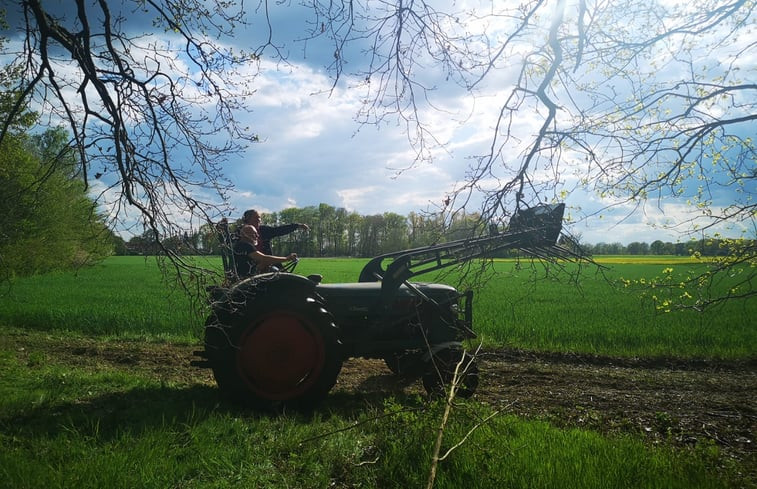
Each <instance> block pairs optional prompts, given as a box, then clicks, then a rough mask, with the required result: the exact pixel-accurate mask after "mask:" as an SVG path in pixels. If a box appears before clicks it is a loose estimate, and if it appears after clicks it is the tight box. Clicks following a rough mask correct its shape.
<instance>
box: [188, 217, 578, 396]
mask: <svg viewBox="0 0 757 489" xmlns="http://www.w3.org/2000/svg"><path fill="white" fill-rule="evenodd" d="M564 209H565V205H564V204H562V203H561V204H552V205H546V204H544V205H539V206H536V207H532V208H529V209H525V210H521V211H518V212H516V213H515V214H514V215H513V217H512V218H511V220H510V223H509V226H508V228H507V230H506V231H504V232H496V230H495V231H494V232H491V233H490V234H489V235H487V236H483V237H477V238H470V239H462V240H457V241H451V242H447V243H441V244H436V245H431V246H425V247H420V248H415V249H410V250H403V251H398V252H395V253H390V254H385V255H381V256H377V257H375V258H373V259H371V260H370V261H369V262H368V263H367V264H366V265H365V267H364V268H363V270H362V272H361V273H360V276H359V277H358V281H357V282H355V283H322V282H323V281H321V280H319V277H316V276H311V277H305V276H301V275H298V274H296V273H294V270H286V271H275V272H269V273H263V274H259V275H255V276H253V277H249V278H245V279H243V280H239V281H234V280H233V278H234V277H233V270H234V267H233V262H232V260H233V254H231V253H230V244H231V241H232V240H231V238H230V234H229V233H228V228H226V230H225V232H224V234H223V235H222V240H223V242H224V243H225V244H226V245H227V246H224V249H225V250H226V252H224V256H223V258H224V268H225V271H226V273H227V274H229V275H230V276H231V278H232V280H231V281H230V284H229V283H227V285H222V286H213V287H211V288H210V289H209V297H210V302H211V304H210V305H211V313H210V316H209V317H208V319H207V321H206V323H205V341H204V350H201V351H196V352H195V355H197V356H198V357H199V359H198V360H194V361H193V362H192V364H193V365H195V366H197V367H202V368H210V369H212V371H213V376H214V377H215V380H216V382H217V384H218V387H219V389H220V391H221V392H222V393H223V394H225V395H226V396H227V397H229V398H231V399H232V400H234V401H237V402H239V403H242V404H244V405H247V406H250V407H252V408H256V409H261V410H271V409H273V410H281V409H311V408H313V407H314V406H316V405H317V404H318V403H319V402H320V401H322V400H323V399H324V398H325V397H326V396H327V395H328V393H329V391H330V390H331V389H332V387H333V386H334V385H335V383H336V381H337V377H338V375H339V372H340V370H341V368H342V364H343V362H344V361H345V360H347V359H349V358H359V357H362V358H376V359H383V360H384V361H385V362H386V365H387V367H388V368H389V369H390V370H391V371H392V372H394V373H396V374H398V375H402V376H406V377H413V378H420V379H422V383H423V386H424V388H425V389H426V391H427V392H428V393H429V394H435V393H439V392H444V389H446V388H447V386H448V385H449V383H450V382H451V381H452V380H453V378H454V379H455V380H456V384H455V385H456V388H457V395H458V396H460V397H468V396H471V395H473V393H474V392H475V390H476V387H477V385H478V382H479V372H478V367H477V366H476V361H475V358H474V357H473V356H471V355H470V354H469V353H467V352H466V351H465V349H464V348H463V342H464V341H465V340H468V339H472V338H475V336H476V334H475V333H474V331H473V322H472V320H473V311H472V303H473V292H472V291H470V290H468V291H465V292H459V291H458V290H456V289H455V288H454V287H451V286H449V285H444V284H435V283H422V282H415V281H411V279H413V278H414V277H416V276H418V275H421V274H424V273H429V272H433V271H436V270H440V269H442V268H446V267H449V266H452V265H456V264H460V263H463V262H466V261H469V260H471V259H475V258H479V257H487V256H491V255H492V254H493V253H495V252H497V251H500V250H506V249H519V250H523V251H525V252H527V253H529V254H532V255H536V256H555V254H556V253H557V254H560V253H564V252H565V250H564V249H562V248H560V247H559V246H557V240H558V237H559V235H560V232H561V229H562V218H563V213H564Z"/></svg>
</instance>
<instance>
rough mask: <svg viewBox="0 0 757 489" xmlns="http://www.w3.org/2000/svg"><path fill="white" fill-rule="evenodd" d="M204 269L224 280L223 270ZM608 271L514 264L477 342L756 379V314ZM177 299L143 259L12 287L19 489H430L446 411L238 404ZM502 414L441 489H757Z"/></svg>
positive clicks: (641, 273)
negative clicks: (650, 291)
mask: <svg viewBox="0 0 757 489" xmlns="http://www.w3.org/2000/svg"><path fill="white" fill-rule="evenodd" d="M364 263H365V260H352V259H338V260H332V259H330V260H316V259H305V260H302V262H301V263H300V264H299V265H298V269H297V271H298V273H302V274H309V273H320V274H322V275H323V276H324V281H325V282H332V283H334V282H353V281H355V280H356V278H357V276H358V274H359V271H360V269H361V267H362V265H363V264H364ZM198 264H199V265H202V266H208V267H213V268H215V269H219V268H220V260H218V259H216V258H210V259H199V258H198ZM605 265H606V266H607V267H608V269H607V270H605V271H604V272H603V273H602V274H598V273H596V271H595V270H590V269H586V270H584V271H583V272H582V273H581V274H580V275H579V276H578V279H577V280H575V275H574V272H575V271H576V270H573V269H568V270H566V271H565V273H563V274H554V273H550V274H547V273H546V272H545V270H544V269H543V268H541V267H536V268H531V267H530V266H529V265H528V264H516V263H515V262H512V261H498V262H496V263H495V264H494V267H495V269H496V272H497V273H496V274H495V275H493V276H492V277H490V280H489V281H488V282H487V283H486V285H485V286H484V287H482V288H481V289H477V290H476V295H475V301H474V321H475V328H476V330H477V332H478V333H479V340H477V341H481V342H483V344H484V347H485V348H517V349H522V350H528V351H549V352H578V353H590V354H596V355H605V356H618V357H665V358H677V359H683V360H684V361H685V360H686V359H700V358H704V359H722V360H727V361H753V360H754V359H755V352H757V332H756V330H757V327H755V326H756V325H755V320H754V318H755V317H757V314H756V313H757V304H755V301H747V302H741V303H733V304H728V305H726V306H724V307H720V308H718V309H715V310H713V311H711V312H707V313H704V314H697V313H693V312H687V311H683V312H671V313H664V312H661V311H659V310H658V309H657V308H655V306H654V304H653V303H652V301H650V299H649V298H643V297H642V295H641V293H640V292H639V291H637V290H632V289H631V288H627V287H624V286H623V285H622V284H623V282H622V281H621V279H637V278H641V277H651V276H655V275H659V273H660V270H661V269H662V267H670V266H672V267H675V268H678V267H681V269H682V270H683V269H685V268H686V267H692V266H696V264H693V263H690V262H688V261H686V260H681V259H674V258H663V259H655V261H645V260H643V259H635V260H627V259H624V258H622V257H615V258H613V259H611V260H607V261H606V262H605ZM545 276H546V277H547V278H546V279H545V278H544V277H545ZM420 278H421V279H423V280H434V279H435V277H433V276H423V277H420ZM443 280H445V281H448V282H450V283H455V282H456V279H455V277H454V276H446V277H444V278H443ZM173 284H174V282H173V281H172V280H170V279H165V278H164V277H163V276H162V275H161V273H160V271H159V270H158V268H157V267H156V265H155V262H154V261H153V260H152V259H144V258H135V257H113V258H110V259H108V260H106V261H105V262H103V263H102V264H99V265H97V266H94V267H92V268H87V269H82V270H80V271H78V273H55V274H49V275H43V276H36V277H30V278H25V279H20V280H17V281H15V282H13V283H10V284H8V283H5V284H2V287H3V289H2V296H1V297H0V331H3V335H2V336H0V476H1V477H2V481H3V487H9V488H22V487H23V488H27V487H28V488H38V487H51V488H54V487H77V488H87V487H92V488H100V487H109V488H118V487H124V488H126V487H128V488H132V487H145V488H147V487H150V488H151V487H155V488H164V487H202V488H205V487H230V488H231V487H234V488H236V487H255V488H258V487H260V488H279V487H281V488H283V487H297V488H328V487H339V488H347V487H356V488H357V487H363V488H374V487H382V488H383V487H386V488H394V487H397V488H408V487H413V488H414V487H426V483H427V480H428V476H429V468H430V465H431V452H432V448H433V447H434V443H435V440H436V436H437V433H438V429H439V426H440V420H441V419H442V415H443V410H444V403H443V402H440V401H435V402H432V401H428V400H426V399H425V398H423V397H421V396H420V395H418V394H399V393H395V394H389V395H388V394H385V393H376V394H375V395H371V394H365V395H348V394H345V393H339V392H337V393H333V394H332V395H331V396H330V398H329V399H328V401H327V402H326V403H325V404H324V406H323V407H321V408H320V409H318V410H317V411H316V412H315V413H312V414H299V413H285V414H283V415H279V416H270V415H264V414H258V413H254V412H249V411H246V410H244V409H242V408H240V407H237V406H235V405H230V404H227V403H226V402H225V401H223V400H221V399H220V398H219V397H218V392H217V389H216V388H215V386H214V384H212V379H208V378H207V377H202V378H201V377H199V375H200V374H199V373H195V372H197V371H196V370H192V371H191V372H190V370H189V369H188V368H187V367H186V366H184V365H185V364H187V363H188V361H189V357H190V356H191V350H192V349H193V348H194V346H195V345H197V344H198V343H199V341H200V338H201V335H202V324H203V321H204V319H203V315H204V313H203V307H202V305H201V304H198V303H196V302H193V301H192V300H191V299H190V298H188V297H187V296H186V295H185V294H184V293H183V292H182V291H181V290H180V289H177V288H176V287H175V286H174V285H173ZM191 285H192V284H190V286H191ZM495 409H496V406H491V405H488V404H484V403H481V402H478V401H476V399H475V398H474V399H471V400H468V401H460V402H459V403H458V404H457V406H456V408H455V409H454V410H453V414H452V417H451V419H450V421H449V424H448V425H447V428H446V430H445V432H444V438H443V444H442V448H443V452H444V451H446V450H448V449H451V448H454V447H456V446H457V443H458V442H462V443H461V444H460V445H459V447H457V448H456V449H455V450H453V451H452V452H451V453H450V454H449V456H448V457H447V458H445V459H444V460H442V461H440V462H439V468H438V473H437V477H436V481H435V485H434V487H436V488H459V487H467V488H470V489H473V488H504V487H512V488H519V487H529V488H571V487H575V488H603V489H604V488H625V487H627V488H728V487H756V486H755V484H756V483H757V481H755V478H754V474H755V472H756V471H755V468H754V464H755V460H754V457H753V456H751V457H749V456H747V457H746V458H744V459H743V460H734V459H732V457H730V456H728V455H725V454H724V453H723V452H721V449H720V448H719V447H718V446H717V445H716V444H715V443H713V442H712V441H708V440H704V439H703V440H695V442H693V443H692V444H690V446H688V448H684V447H681V446H679V445H675V446H674V445H673V444H670V445H669V444H667V443H665V439H664V438H663V439H662V440H661V442H660V443H657V444H654V445H653V444H650V443H649V442H648V441H645V438H644V437H643V436H642V434H641V433H637V432H635V431H634V430H633V429H630V430H626V431H622V430H621V431H620V432H618V431H616V432H614V434H610V435H608V434H603V433H602V432H601V431H597V430H592V429H580V428H561V427H558V426H556V425H554V424H551V423H550V422H548V420H533V419H525V418H521V417H518V416H514V415H511V414H499V415H496V412H495ZM490 416H493V417H491V418H490V419H488V420H487V421H486V422H483V420H484V419H486V418H487V417H490ZM666 416H669V415H668V414H667V413H659V416H658V417H659V418H660V420H662V421H664V420H666V419H667V418H666ZM628 424H629V426H631V425H632V424H633V423H632V421H631V420H629V421H628ZM671 436H672V435H671ZM744 474H752V476H749V477H746V476H745V475H744Z"/></svg>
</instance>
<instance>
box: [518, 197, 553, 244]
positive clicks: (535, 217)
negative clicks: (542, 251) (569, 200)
mask: <svg viewBox="0 0 757 489" xmlns="http://www.w3.org/2000/svg"><path fill="white" fill-rule="evenodd" d="M564 212H565V204H563V203H560V204H543V205H538V206H536V207H531V208H530V209H523V210H518V212H516V213H515V215H513V217H512V218H511V219H510V228H509V232H510V233H521V232H523V233H528V235H529V241H531V245H532V246H554V245H555V244H556V243H557V238H558V237H559V236H560V231H561V230H562V218H563V214H564Z"/></svg>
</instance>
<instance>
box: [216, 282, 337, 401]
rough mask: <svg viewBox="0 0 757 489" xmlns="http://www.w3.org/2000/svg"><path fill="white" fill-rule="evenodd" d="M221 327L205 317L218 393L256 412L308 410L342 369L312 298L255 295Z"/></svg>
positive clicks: (328, 321)
mask: <svg viewBox="0 0 757 489" xmlns="http://www.w3.org/2000/svg"><path fill="white" fill-rule="evenodd" d="M227 317H228V319H227V320H226V322H228V323H229V324H222V323H221V321H219V320H218V319H217V317H216V316H211V317H210V318H209V319H208V323H207V324H206V327H205V345H206V346H205V349H206V352H207V356H208V359H209V360H210V364H211V368H212V369H213V375H214V377H215V379H216V382H217V383H218V387H219V389H221V391H222V392H223V393H224V394H225V395H227V396H229V397H230V398H231V399H233V400H234V401H237V402H240V403H243V404H245V405H248V406H250V407H253V408H256V409H264V410H270V409H274V410H281V409H286V408H291V409H311V408H312V407H314V406H315V405H316V404H318V403H319V402H320V401H322V400H323V398H324V397H326V395H327V394H328V392H329V391H330V390H331V388H332V387H333V386H334V384H335V383H336V378H337V376H338V375H339V371H340V370H341V368H342V361H343V358H342V352H341V348H340V343H339V338H338V330H337V327H336V326H335V324H334V320H333V317H332V316H331V314H329V313H328V311H326V309H325V308H324V306H323V303H322V302H321V301H320V300H319V298H318V296H317V295H316V294H315V293H312V292H311V293H308V292H306V291H303V290H292V291H291V293H290V294H281V293H278V294H271V293H266V294H258V295H253V296H251V298H249V299H247V301H246V303H245V304H244V305H243V307H241V308H240V309H239V313H238V314H233V315H229V316H227Z"/></svg>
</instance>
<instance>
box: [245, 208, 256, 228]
mask: <svg viewBox="0 0 757 489" xmlns="http://www.w3.org/2000/svg"><path fill="white" fill-rule="evenodd" d="M242 221H243V222H244V223H245V224H252V225H253V226H257V225H258V224H260V214H259V213H258V211H256V210H255V209H248V210H246V211H244V214H242Z"/></svg>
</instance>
